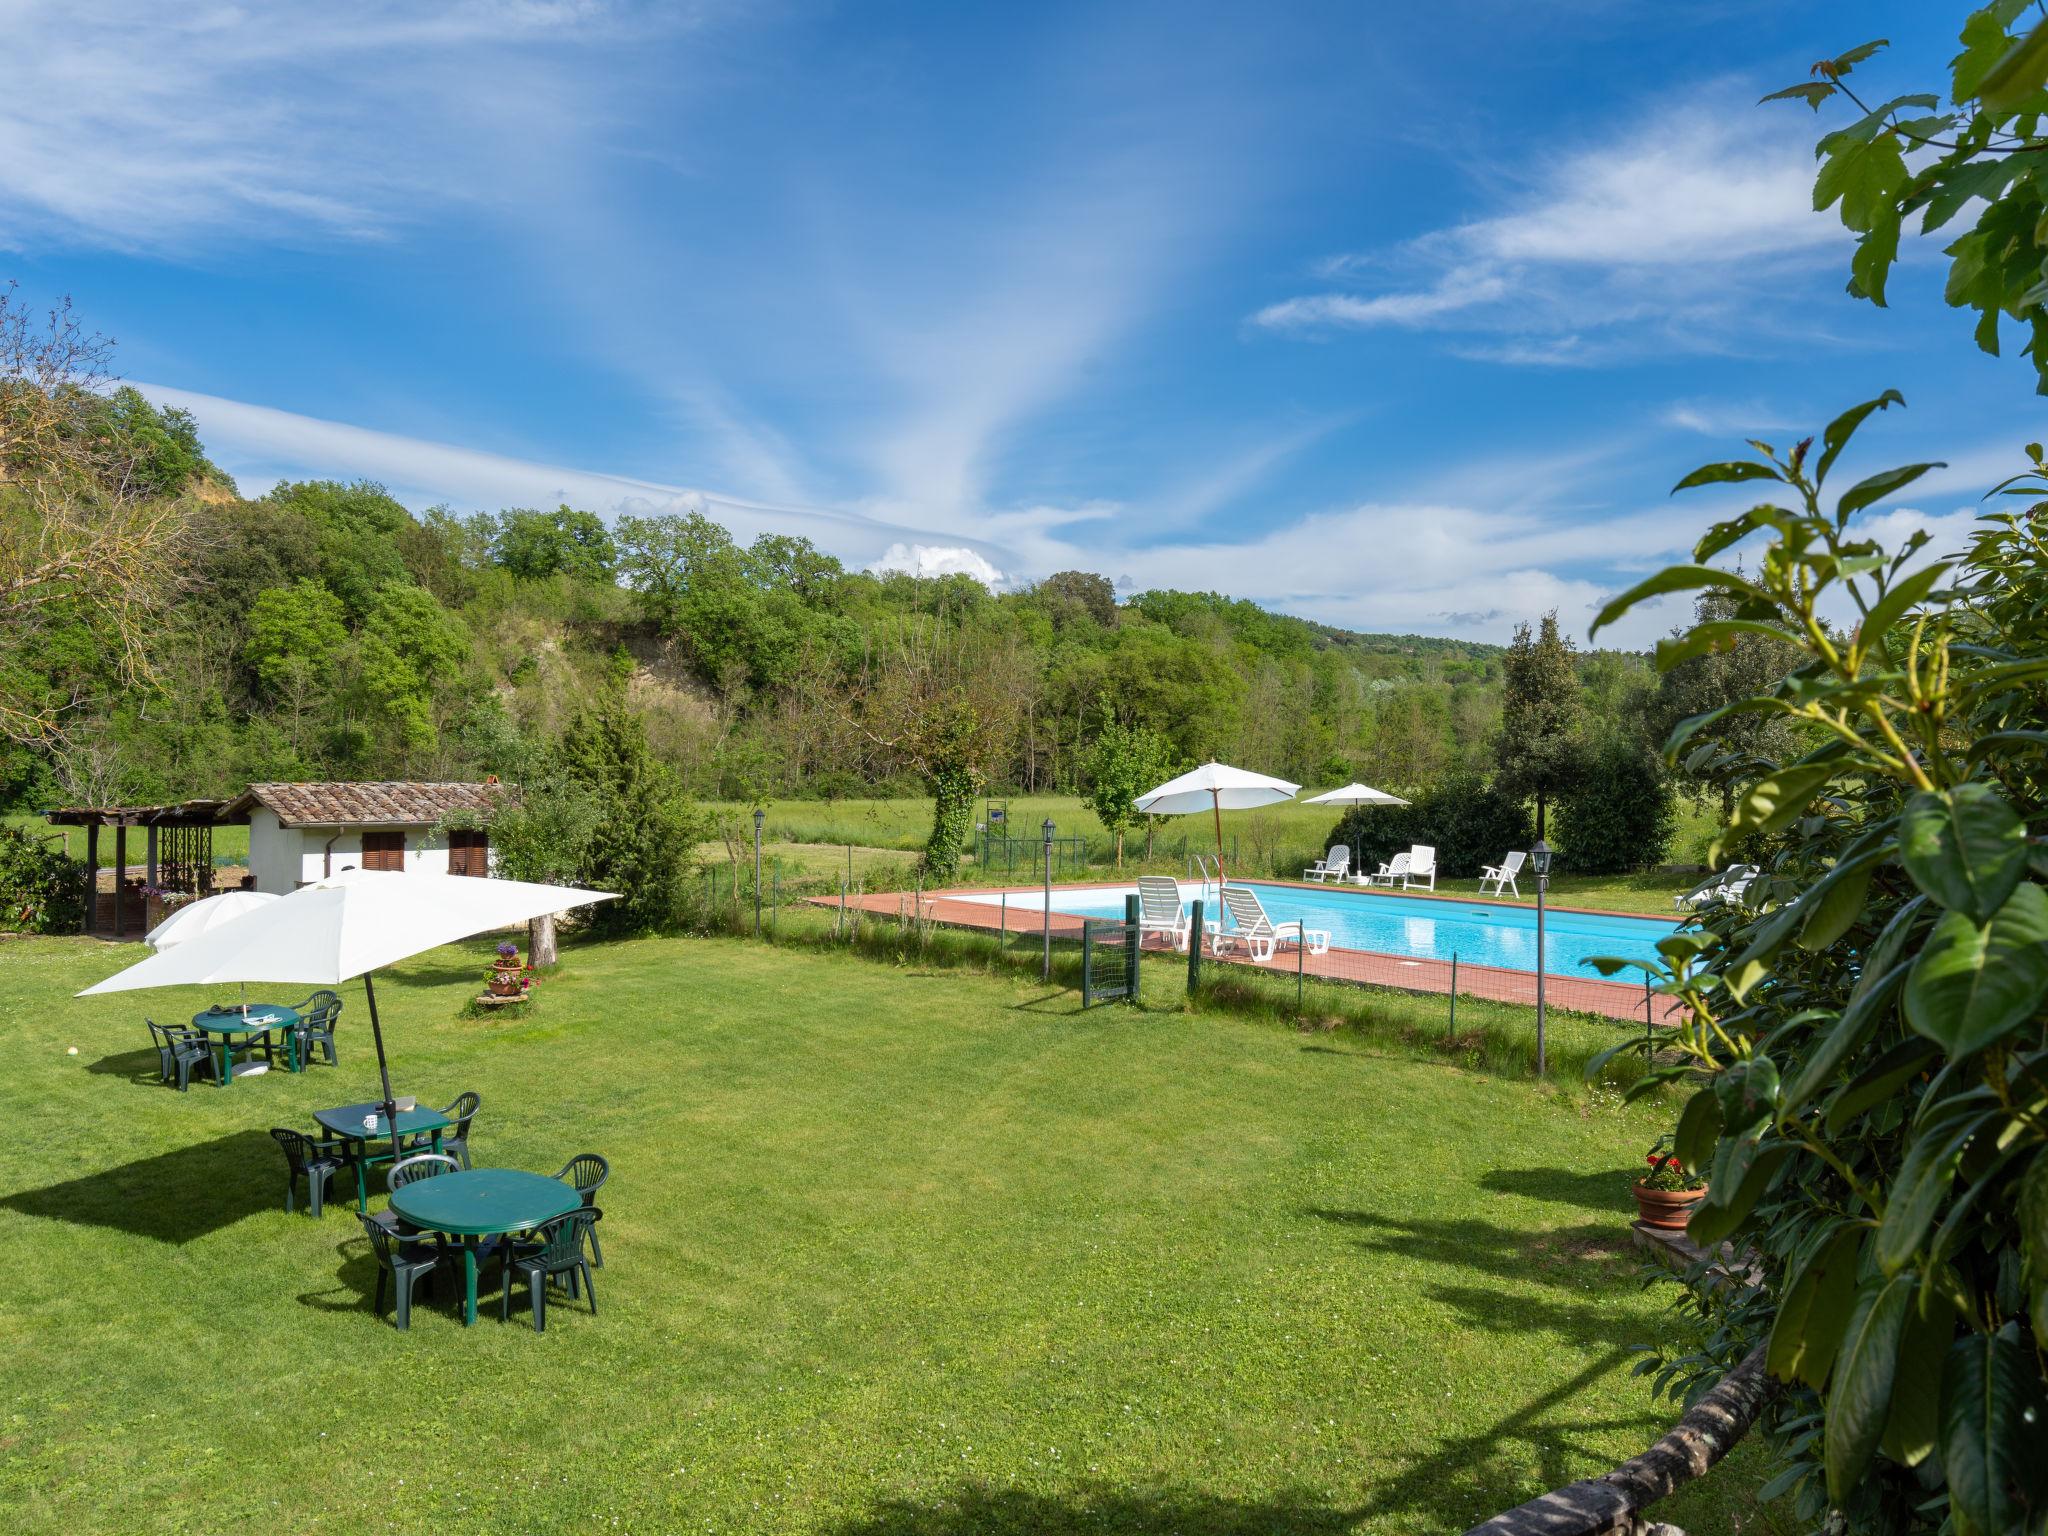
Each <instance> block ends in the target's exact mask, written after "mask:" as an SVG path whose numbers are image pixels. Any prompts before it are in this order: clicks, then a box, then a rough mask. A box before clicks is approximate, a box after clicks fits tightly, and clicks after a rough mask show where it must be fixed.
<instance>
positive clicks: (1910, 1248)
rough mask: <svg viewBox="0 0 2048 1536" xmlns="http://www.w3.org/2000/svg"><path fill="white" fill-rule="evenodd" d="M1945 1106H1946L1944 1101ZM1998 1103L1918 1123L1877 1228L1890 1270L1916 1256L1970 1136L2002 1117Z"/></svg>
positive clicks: (1881, 1257)
mask: <svg viewBox="0 0 2048 1536" xmlns="http://www.w3.org/2000/svg"><path fill="white" fill-rule="evenodd" d="M1943 1107H1946V1106H1943ZM1998 1114H1999V1112H1998V1111H1997V1110H1995V1109H1979V1110H1974V1111H1972V1110H1970V1109H1969V1108H1968V1107H1967V1106H1965V1108H1964V1110H1963V1112H1962V1113H1960V1114H1955V1115H1941V1114H1939V1113H1938V1112H1937V1115H1936V1117H1935V1118H1934V1119H1932V1120H1931V1121H1930V1122H1928V1123H1925V1124H1922V1125H1916V1126H1915V1127H1914V1128H1913V1140H1912V1141H1911V1143H1910V1144H1909V1145H1908V1146H1907V1148H1906V1155H1905V1157H1904V1158H1903V1159H1902V1160H1901V1161H1900V1163H1899V1171H1898V1175H1897V1177H1895V1178H1894V1179H1893V1180H1892V1187H1891V1192H1890V1194H1889V1195H1887V1196H1886V1198H1885V1207H1884V1221H1883V1222H1882V1223H1880V1224H1879V1226H1878V1229H1877V1262H1878V1264H1879V1265H1880V1266H1881V1267H1882V1268H1883V1269H1884V1271H1885V1272H1886V1273H1887V1274H1890V1273H1892V1272H1894V1271H1897V1270H1900V1269H1903V1268H1904V1267H1905V1266H1906V1265H1908V1264H1910V1263H1911V1262H1913V1259H1914V1257H1915V1255H1916V1254H1917V1253H1918V1251H1919V1248H1920V1240H1921V1239H1922V1238H1923V1237H1925V1236H1926V1235H1927V1228H1928V1226H1929V1225H1930V1224H1931V1223H1932V1222H1933V1220H1934V1213H1935V1211H1937V1210H1938V1209H1939V1208H1940V1206H1941V1202H1942V1201H1943V1200H1944V1199H1946V1198H1947V1196H1948V1190H1949V1185H1951V1184H1952V1183H1954V1182H1955V1176H1956V1170H1957V1169H1958V1168H1960V1167H1961V1166H1962V1162H1963V1149H1964V1148H1965V1147H1967V1146H1968V1145H1969V1144H1970V1139H1971V1138H1972V1137H1973V1136H1975V1135H1976V1134H1977V1133H1978V1132H1979V1131H1981V1130H1983V1129H1984V1127H1985V1126H1987V1125H1989V1124H1991V1123H1992V1122H1993V1121H1994V1120H1996V1119H1997V1118H1998Z"/></svg>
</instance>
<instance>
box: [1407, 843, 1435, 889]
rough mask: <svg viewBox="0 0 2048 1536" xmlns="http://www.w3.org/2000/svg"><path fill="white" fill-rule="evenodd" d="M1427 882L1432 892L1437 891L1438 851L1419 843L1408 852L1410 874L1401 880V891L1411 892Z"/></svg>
mask: <svg viewBox="0 0 2048 1536" xmlns="http://www.w3.org/2000/svg"><path fill="white" fill-rule="evenodd" d="M1425 881H1427V882H1428V885H1429V888H1430V889H1431V890H1432V891H1433V890H1435V889H1436V850H1435V849H1434V848H1431V847H1429V846H1428V845H1427V844H1424V843H1417V844H1415V845H1414V846H1413V847H1412V848H1410V849H1409V850H1408V873H1407V874H1406V875H1405V876H1404V877H1403V878H1402V880H1401V889H1402V890H1404V891H1405V890H1409V889H1412V888H1413V887H1415V886H1417V885H1421V884H1422V883H1424V882H1425Z"/></svg>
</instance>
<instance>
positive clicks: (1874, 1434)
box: [1825, 1274, 1920, 1504]
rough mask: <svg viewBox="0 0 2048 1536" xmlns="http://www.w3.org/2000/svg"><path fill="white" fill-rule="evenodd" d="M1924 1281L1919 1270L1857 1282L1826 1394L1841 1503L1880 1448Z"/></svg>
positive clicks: (1831, 1493) (1834, 1486)
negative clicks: (1904, 1338) (1903, 1340)
mask: <svg viewBox="0 0 2048 1536" xmlns="http://www.w3.org/2000/svg"><path fill="white" fill-rule="evenodd" d="M1919 1283H1920V1278H1919V1276H1918V1275H1911V1274H1907V1275H1888V1276H1887V1275H1873V1276H1871V1277H1870V1278H1869V1279H1868V1280H1865V1281H1864V1282H1863V1284H1862V1285H1860V1286H1858V1287H1857V1290H1856V1306H1855V1310H1854V1311H1853V1312H1852V1313H1851V1314H1850V1316H1849V1326H1848V1328H1847V1330H1846V1331H1845V1332H1844V1334H1843V1336H1842V1347H1841V1353H1840V1356H1839V1357H1838V1358H1837V1359H1836V1361H1835V1373H1834V1386H1833V1388H1832V1389H1831V1390H1830V1391H1829V1393H1828V1397H1827V1415H1828V1424H1827V1434H1826V1437H1825V1441H1826V1453H1825V1457H1826V1462H1827V1472H1828V1497H1829V1498H1830V1499H1832V1500H1833V1501H1834V1502H1835V1503H1836V1504H1841V1503H1843V1502H1844V1501H1846V1500H1847V1499H1848V1497H1849V1493H1850V1491H1851V1490H1852V1489H1853V1488H1854V1487H1855V1486H1856V1484H1857V1483H1858V1482H1859V1481H1860V1480H1861V1479H1862V1477H1863V1474H1864V1473H1865V1472H1867V1471H1869V1470H1870V1461H1871V1458H1872V1457H1873V1456H1875V1455H1876V1454H1877V1444H1878V1441H1879V1439H1880V1438H1881V1437H1882V1436H1883V1434H1884V1425H1885V1420H1886V1418H1887V1417H1888V1416H1889V1415H1890V1412H1891V1406H1892V1381H1893V1378H1894V1377H1895V1376H1896V1374H1897V1372H1898V1364H1899V1336H1900V1334H1901V1333H1903V1332H1904V1331H1905V1326H1906V1312H1907V1309H1908V1308H1909V1307H1911V1306H1912V1304H1913V1292H1914V1291H1915V1290H1916V1289H1917V1288H1918V1286H1919Z"/></svg>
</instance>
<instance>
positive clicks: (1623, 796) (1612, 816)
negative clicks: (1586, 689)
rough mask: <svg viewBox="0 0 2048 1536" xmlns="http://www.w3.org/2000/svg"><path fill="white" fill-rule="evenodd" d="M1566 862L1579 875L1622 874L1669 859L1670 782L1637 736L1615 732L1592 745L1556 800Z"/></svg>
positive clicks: (1672, 810)
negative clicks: (1667, 846)
mask: <svg viewBox="0 0 2048 1536" xmlns="http://www.w3.org/2000/svg"><path fill="white" fill-rule="evenodd" d="M1557 819H1558V823H1559V826H1558V841H1559V842H1560V843H1562V844H1563V846H1564V855H1563V864H1564V867H1565V868H1566V869H1569V870H1570V871H1571V872H1572V873H1573V874H1576V875H1622V874H1630V873H1633V872H1634V871H1636V870H1639V869H1648V868H1650V867H1652V866H1653V865H1655V864H1656V863H1657V862H1658V861H1659V860H1661V859H1662V858H1663V857H1664V848H1665V845H1666V844H1668V843H1669V842H1670V841H1671V829H1672V826H1673V824H1674V823H1675V821H1676V820H1677V816H1676V807H1675V806H1674V804H1673V796H1672V793H1671V781H1670V780H1669V779H1668V778H1667V777H1666V776H1665V773H1664V765H1663V764H1662V763H1660V762H1659V761H1658V760H1657V756H1656V754H1655V753H1654V752H1653V751H1651V750H1650V749H1649V748H1648V747H1647V746H1645V745H1644V744H1643V743H1642V742H1641V741H1640V740H1638V739H1636V738H1635V737H1634V735H1633V734H1624V733H1621V732H1610V733H1608V734H1606V735H1604V736H1602V737H1601V738H1600V739H1599V740H1598V741H1596V742H1594V743H1593V744H1592V745H1590V746H1589V747H1587V749H1586V752H1585V756H1584V758H1583V760H1582V761H1581V763H1580V765H1579V771H1578V772H1577V773H1576V774H1574V775H1573V777H1572V780H1571V782H1570V783H1569V784H1567V785H1566V786H1565V787H1564V789H1563V790H1562V791H1561V792H1560V794H1559V796H1558V801H1557Z"/></svg>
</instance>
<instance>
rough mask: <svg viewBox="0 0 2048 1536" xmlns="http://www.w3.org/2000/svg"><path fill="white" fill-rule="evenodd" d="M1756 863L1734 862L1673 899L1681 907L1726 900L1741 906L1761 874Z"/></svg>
mask: <svg viewBox="0 0 2048 1536" xmlns="http://www.w3.org/2000/svg"><path fill="white" fill-rule="evenodd" d="M1761 873H1762V871H1761V870H1759V869H1758V868H1757V867H1756V866H1755V865H1754V864H1734V865H1730V866H1729V867H1728V868H1727V869H1724V870H1722V871H1721V872H1720V873H1719V874H1717V875H1709V876H1708V877H1707V879H1706V881H1705V882H1704V883H1703V884H1700V885H1697V886H1695V887H1693V889H1691V890H1689V891H1687V892H1686V893H1685V894H1684V895H1683V896H1678V897H1674V898H1673V900H1674V901H1675V902H1676V904H1677V905H1678V906H1680V907H1704V906H1706V905H1707V904H1708V903H1709V902H1717V901H1718V902H1725V903H1727V904H1728V905H1729V906H1731V907H1733V906H1739V905H1741V903H1742V899H1743V898H1744V897H1745V896H1747V895H1748V894H1749V888H1750V887H1751V886H1752V885H1754V884H1755V883H1756V879H1757V876H1758V875H1759V874H1761Z"/></svg>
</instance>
